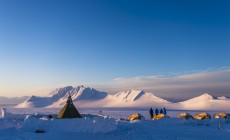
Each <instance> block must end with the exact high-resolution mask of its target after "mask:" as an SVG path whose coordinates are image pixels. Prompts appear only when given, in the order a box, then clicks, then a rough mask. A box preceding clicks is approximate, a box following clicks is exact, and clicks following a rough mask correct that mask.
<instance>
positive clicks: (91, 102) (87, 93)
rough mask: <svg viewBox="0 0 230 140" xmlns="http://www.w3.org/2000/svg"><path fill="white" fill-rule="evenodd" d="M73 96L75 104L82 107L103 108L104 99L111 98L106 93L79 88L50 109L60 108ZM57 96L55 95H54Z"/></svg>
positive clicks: (68, 93)
mask: <svg viewBox="0 0 230 140" xmlns="http://www.w3.org/2000/svg"><path fill="white" fill-rule="evenodd" d="M69 95H71V97H72V100H73V102H74V103H75V104H76V105H77V106H81V107H95V106H96V107H98V106H103V105H104V104H103V101H102V100H103V99H106V98H107V97H109V96H111V95H109V94H108V93H106V92H100V91H97V90H95V89H93V88H89V87H84V86H78V87H76V88H73V89H71V90H69V91H68V92H66V94H65V95H63V96H62V97H61V98H59V100H57V101H55V102H53V104H52V105H50V106H48V107H60V106H63V105H64V104H65V103H66V100H67V97H68V96H69ZM53 96H55V95H53Z"/></svg>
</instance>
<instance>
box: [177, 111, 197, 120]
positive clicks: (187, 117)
mask: <svg viewBox="0 0 230 140" xmlns="http://www.w3.org/2000/svg"><path fill="white" fill-rule="evenodd" d="M181 117H183V118H184V120H188V119H194V118H193V116H192V115H190V114H189V113H186V112H184V113H181V114H179V115H177V116H176V118H181Z"/></svg>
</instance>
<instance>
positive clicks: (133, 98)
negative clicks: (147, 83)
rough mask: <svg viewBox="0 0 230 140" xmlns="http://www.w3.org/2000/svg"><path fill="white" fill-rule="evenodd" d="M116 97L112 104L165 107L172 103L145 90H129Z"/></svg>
mask: <svg viewBox="0 0 230 140" xmlns="http://www.w3.org/2000/svg"><path fill="white" fill-rule="evenodd" d="M113 97H114V101H113V102H114V104H112V106H119V107H152V106H155V107H163V106H168V107H169V106H170V105H171V104H172V103H171V102H169V101H167V100H164V99H162V98H160V97H157V96H155V95H154V94H152V93H148V92H144V91H143V90H133V89H132V90H129V91H123V92H119V93H117V94H115V95H113Z"/></svg>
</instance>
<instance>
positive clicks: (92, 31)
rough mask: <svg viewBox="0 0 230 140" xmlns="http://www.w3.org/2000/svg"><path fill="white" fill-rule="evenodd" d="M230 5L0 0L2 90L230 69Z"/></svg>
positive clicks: (191, 0)
mask: <svg viewBox="0 0 230 140" xmlns="http://www.w3.org/2000/svg"><path fill="white" fill-rule="evenodd" d="M229 7H230V2H228V1H227V0H226V1H225V0H218V1H217V0H215V1H213V0H186V1H184V0H174V1H171V0H144V1H141V0H81V1H78V0H72V1H70V0H62V1H61V0H20V1H19V0H0V85H1V87H0V96H22V95H32V94H43V92H45V91H47V90H51V89H53V88H57V87H60V86H67V85H79V84H84V85H90V86H95V87H100V86H98V85H103V86H104V87H105V86H106V85H110V86H111V87H113V86H112V84H111V83H114V82H115V81H116V82H117V78H131V79H132V78H135V77H138V76H144V77H148V76H157V75H161V77H169V78H170V77H171V78H173V77H175V75H177V76H178V75H180V74H184V73H196V72H197V71H198V72H200V71H207V70H208V71H209V70H210V71H213V70H214V71H215V70H217V71H219V69H222V68H225V69H229V66H230V61H229V60H230V10H229ZM225 76H226V75H225ZM227 76H229V77H230V75H227ZM114 79H115V80H114ZM213 80H215V79H213ZM118 81H119V80H118ZM108 83H109V84H108ZM124 84H125V83H124ZM115 85H116V84H115ZM115 85H114V86H115ZM152 85H153V87H154V83H152ZM111 87H110V89H111ZM114 88H117V87H114ZM127 88H134V89H135V87H130V86H127ZM139 88H141V87H139ZM175 91H177V90H175ZM108 92H109V91H108ZM195 92H196V93H200V92H201V91H197V89H195V90H194V92H191V93H189V94H192V93H195ZM202 92H203V90H202ZM204 92H205V91H204ZM221 93H223V95H227V94H230V92H228V93H227V92H221ZM163 94H164V92H162V95H163ZM185 94H186V93H185ZM175 95H176V93H175V94H173V95H171V96H170V95H169V94H167V96H169V97H174V96H175ZM180 95H181V94H180ZM165 96H166V94H165ZM184 96H186V95H184ZM191 96H192V95H191Z"/></svg>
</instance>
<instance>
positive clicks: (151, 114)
mask: <svg viewBox="0 0 230 140" xmlns="http://www.w3.org/2000/svg"><path fill="white" fill-rule="evenodd" d="M149 114H150V117H151V118H153V109H152V107H151V108H150V110H149Z"/></svg>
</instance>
